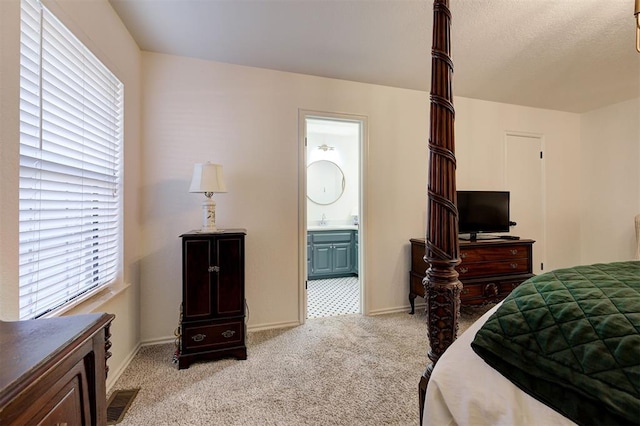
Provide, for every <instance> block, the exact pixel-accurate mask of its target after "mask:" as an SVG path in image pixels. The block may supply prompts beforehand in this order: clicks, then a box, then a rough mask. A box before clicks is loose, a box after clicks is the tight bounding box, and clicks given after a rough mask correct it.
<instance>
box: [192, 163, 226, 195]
mask: <svg viewBox="0 0 640 426" xmlns="http://www.w3.org/2000/svg"><path fill="white" fill-rule="evenodd" d="M189 192H204V193H207V192H210V193H214V192H227V186H226V185H225V184H224V177H223V176H222V166H221V165H220V164H212V163H209V162H206V163H197V164H195V165H194V166H193V177H192V178H191V186H190V187H189Z"/></svg>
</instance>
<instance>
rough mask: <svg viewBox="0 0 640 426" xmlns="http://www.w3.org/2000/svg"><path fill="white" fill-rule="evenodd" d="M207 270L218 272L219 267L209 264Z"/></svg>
mask: <svg viewBox="0 0 640 426" xmlns="http://www.w3.org/2000/svg"><path fill="white" fill-rule="evenodd" d="M207 270H208V271H209V272H220V267H219V266H209V268H208V269H207Z"/></svg>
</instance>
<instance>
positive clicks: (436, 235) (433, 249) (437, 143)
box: [419, 0, 462, 422]
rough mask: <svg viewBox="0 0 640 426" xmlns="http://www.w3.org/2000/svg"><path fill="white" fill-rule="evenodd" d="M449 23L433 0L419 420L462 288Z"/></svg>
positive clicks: (451, 336) (445, 8)
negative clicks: (425, 341) (424, 350)
mask: <svg viewBox="0 0 640 426" xmlns="http://www.w3.org/2000/svg"><path fill="white" fill-rule="evenodd" d="M450 25H451V12H450V11H449V0H434V2H433V43H432V50H431V96H430V100H431V115H430V122H431V127H430V131H429V175H428V184H427V233H426V253H425V261H426V262H428V264H429V265H430V266H429V269H427V274H426V277H425V278H424V280H423V281H422V282H423V284H424V286H425V294H426V299H427V300H426V302H427V334H428V336H429V346H430V350H429V353H428V356H429V359H430V360H431V363H430V364H429V365H428V366H427V369H426V371H425V372H424V374H423V375H422V377H421V379H420V386H419V396H420V421H421V422H422V414H423V408H424V398H425V394H426V389H427V382H428V381H429V378H430V377H431V372H432V371H433V367H434V365H435V363H436V362H437V361H438V359H439V358H440V356H441V355H442V354H443V353H444V351H445V349H447V348H448V347H449V345H451V343H453V341H454V340H455V339H456V334H457V331H458V317H459V315H460V291H461V289H462V284H461V283H460V281H458V273H457V272H456V270H455V267H456V265H458V264H459V263H460V259H459V244H458V220H457V219H458V210H457V208H456V204H455V203H456V158H455V154H454V153H455V148H454V115H455V111H454V108H453V90H452V80H453V78H452V77H453V62H452V61H451V42H450Z"/></svg>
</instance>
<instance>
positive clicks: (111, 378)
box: [106, 343, 141, 393]
mask: <svg viewBox="0 0 640 426" xmlns="http://www.w3.org/2000/svg"><path fill="white" fill-rule="evenodd" d="M140 347H141V345H140V344H139V343H138V345H137V346H136V347H135V348H133V350H132V351H131V352H130V353H129V355H128V356H127V357H126V358H125V360H124V362H123V363H122V364H120V368H118V369H117V370H115V371H114V370H112V369H109V374H108V375H107V385H106V386H107V393H108V392H109V391H110V390H111V387H112V386H113V385H114V384H115V383H116V381H118V379H119V378H120V376H122V373H124V370H126V369H127V367H128V366H129V364H131V361H133V358H135V356H136V355H137V354H138V351H139V350H140Z"/></svg>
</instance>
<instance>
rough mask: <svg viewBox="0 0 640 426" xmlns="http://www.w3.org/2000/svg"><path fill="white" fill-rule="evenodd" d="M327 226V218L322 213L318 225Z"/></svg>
mask: <svg viewBox="0 0 640 426" xmlns="http://www.w3.org/2000/svg"><path fill="white" fill-rule="evenodd" d="M326 224H327V217H326V216H325V215H324V213H322V219H320V225H326Z"/></svg>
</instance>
